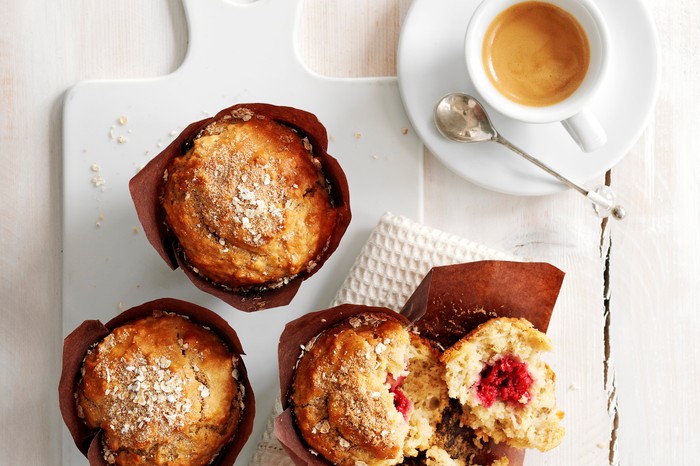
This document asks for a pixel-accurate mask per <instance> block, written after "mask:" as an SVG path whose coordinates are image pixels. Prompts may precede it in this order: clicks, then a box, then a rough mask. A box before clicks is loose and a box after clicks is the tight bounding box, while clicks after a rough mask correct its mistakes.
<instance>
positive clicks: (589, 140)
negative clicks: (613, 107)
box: [465, 0, 610, 152]
mask: <svg viewBox="0 0 700 466" xmlns="http://www.w3.org/2000/svg"><path fill="white" fill-rule="evenodd" d="M609 56H610V43H609V33H608V29H607V26H606V24H605V20H604V18H603V16H602V14H601V13H600V11H599V10H598V8H597V7H596V6H595V4H594V3H593V2H592V1H591V0H537V1H524V0H484V1H483V2H482V3H481V4H480V5H479V6H478V7H477V9H476V10H475V12H474V14H473V16H472V18H471V20H470V21H469V25H468V27H467V32H466V36H465V58H466V64H467V71H468V73H469V77H470V78H471V80H472V82H473V83H474V86H475V87H476V90H477V92H478V93H479V94H480V95H481V98H482V99H483V100H484V101H485V102H486V103H487V104H489V105H490V106H491V107H493V108H494V109H495V110H496V111H498V112H500V113H502V114H503V115H505V116H507V117H509V118H512V119H514V120H518V121H522V122H525V123H553V122H561V123H562V125H563V126H564V127H565V128H566V130H567V131H568V133H569V134H570V135H571V137H572V138H573V139H574V141H575V142H576V143H577V144H578V145H579V147H581V149H582V150H583V151H584V152H592V151H595V150H596V149H598V148H600V147H602V146H603V145H604V144H605V142H606V141H607V136H606V134H605V130H604V129H603V127H602V126H601V124H600V122H599V121H598V120H597V119H596V117H595V116H594V115H593V114H592V113H591V111H590V110H589V109H588V107H587V105H588V104H589V102H590V100H591V98H592V97H593V96H594V95H595V93H596V91H597V90H598V88H599V87H600V84H601V82H602V80H603V79H604V75H605V71H606V69H607V67H608V62H609Z"/></svg>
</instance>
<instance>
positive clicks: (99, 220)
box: [95, 214, 105, 228]
mask: <svg viewBox="0 0 700 466" xmlns="http://www.w3.org/2000/svg"><path fill="white" fill-rule="evenodd" d="M104 219H105V216H104V214H100V215H98V216H97V220H95V226H96V227H97V228H99V227H101V226H102V222H103V221H104Z"/></svg>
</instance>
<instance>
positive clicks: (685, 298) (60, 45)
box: [0, 0, 700, 466]
mask: <svg viewBox="0 0 700 466" xmlns="http://www.w3.org/2000/svg"><path fill="white" fill-rule="evenodd" d="M436 1H439V0H436ZM600 1H614V0H600ZM645 1H646V3H647V5H648V7H649V8H650V9H651V11H652V14H653V16H654V19H655V21H656V25H657V28H658V33H659V36H660V39H661V47H662V61H663V75H662V86H661V93H660V96H659V100H658V103H657V105H656V112H655V115H654V117H653V118H652V120H651V121H650V124H649V127H648V129H647V130H646V131H645V133H644V134H643V136H642V138H641V139H640V140H639V141H638V142H637V144H636V145H635V146H634V148H633V149H632V150H631V151H630V153H629V154H628V155H627V156H626V157H625V159H624V160H623V161H622V162H621V163H620V164H618V165H617V166H616V167H614V168H613V169H612V170H611V171H610V172H609V174H608V176H609V179H610V183H611V185H612V186H613V187H614V188H615V190H616V191H617V192H618V195H619V196H620V197H622V198H623V199H624V203H625V205H626V207H627V208H628V210H629V217H628V218H627V219H626V220H624V221H623V222H614V223H613V222H612V221H610V222H606V221H600V220H598V219H597V218H596V217H595V216H593V215H592V214H591V213H590V212H589V206H588V205H587V204H585V203H584V202H582V199H581V198H580V196H579V195H578V194H576V193H574V192H571V191H568V192H563V193H561V194H557V195H552V196H548V197H542V198H518V197H513V196H507V195H502V194H497V193H494V192H490V191H487V190H484V189H481V188H478V187H476V186H474V185H472V184H470V183H469V182H467V181H464V180H463V179H461V178H459V177H458V176H456V175H454V174H453V173H452V172H450V171H449V170H448V169H447V168H446V167H445V166H444V165H442V164H441V163H440V162H439V161H438V160H437V159H436V158H434V157H433V156H432V155H431V154H429V153H426V156H425V161H424V164H425V165H424V177H425V179H424V183H425V193H424V196H425V198H424V221H425V223H427V224H428V225H430V226H433V227H436V228H439V229H442V230H445V231H448V232H451V233H455V234H458V235H461V236H464V237H466V238H469V239H471V240H473V241H477V242H481V243H484V244H486V245H488V246H491V247H493V248H496V249H500V250H502V251H504V252H507V253H509V254H513V255H516V256H520V257H527V258H532V259H536V260H541V261H548V262H551V263H552V264H554V265H556V266H558V267H559V268H561V269H562V270H564V271H565V272H566V273H567V276H566V279H565V282H564V287H563V289H562V293H561V295H560V300H559V302H558V304H557V308H556V309H555V313H554V319H553V322H552V326H551V327H550V334H551V336H552V337H553V339H554V343H555V347H556V351H555V354H553V355H552V358H551V361H552V364H553V366H554V367H555V369H556V370H557V372H558V383H559V385H558V397H559V403H560V405H562V407H563V408H564V409H565V410H566V411H567V417H566V426H567V431H568V434H567V437H566V440H565V442H564V443H563V444H562V445H561V446H560V447H559V448H558V449H556V450H554V451H553V452H550V453H547V454H534V453H533V454H528V457H527V460H526V464H528V465H539V464H552V465H554V464H557V465H563V464H566V465H589V464H591V465H603V464H612V465H618V464H621V465H666V464H674V465H691V464H700V460H698V459H697V452H696V450H697V447H698V445H699V444H700V442H698V440H697V435H698V434H699V433H700V394H699V393H700V390H698V388H697V387H698V384H700V344H698V343H697V341H698V340H697V335H698V334H700V313H698V304H700V247H698V237H699V236H700V215H698V209H697V208H696V205H697V203H698V201H699V200H700V188H699V186H700V162H698V160H697V158H698V155H699V154H700V142H699V141H700V139H699V138H698V136H697V135H698V123H700V105H699V103H700V28H698V26H697V25H698V24H700V8H699V7H698V3H697V1H696V0H676V1H673V2H671V1H668V0H645ZM0 5H2V12H3V13H2V15H1V16H0V26H1V27H0V70H2V71H1V73H2V74H1V79H0V104H1V105H2V112H1V113H0V123H1V124H0V128H1V130H0V147H1V148H2V155H1V157H2V166H3V170H2V172H1V174H0V198H1V199H2V202H0V251H1V254H2V259H0V299H1V300H2V306H0V309H1V311H0V312H2V316H1V319H0V358H2V359H1V360H0V363H1V365H0V393H1V394H2V396H1V397H0V399H1V401H0V406H1V408H2V411H1V413H2V418H1V422H2V425H3V435H1V436H0V464H1V465H8V466H14V465H51V464H61V453H60V452H61V449H62V448H63V442H62V420H61V418H60V415H59V413H58V409H57V393H56V386H57V381H58V376H59V369H60V353H61V351H60V350H61V344H62V337H63V335H62V334H61V326H62V320H61V309H60V293H61V275H60V270H61V269H60V264H61V244H62V243H61V238H60V231H61V223H60V221H61V213H60V207H61V204H60V179H61V156H62V154H61V137H62V132H61V124H62V120H61V109H62V98H63V95H64V93H65V91H66V90H67V89H68V88H70V87H71V86H72V85H73V84H75V83H77V82H78V81H81V80H85V79H100V78H110V79H112V78H142V77H148V76H158V75H163V74H166V73H169V72H171V71H173V70H174V69H176V68H177V67H178V65H179V64H180V63H181V61H182V59H183V57H184V55H185V53H186V50H187V28H186V23H185V17H184V13H183V9H182V6H181V4H180V2H179V1H178V0H151V1H149V2H144V1H141V0H121V1H118V2H115V1H112V2H110V1H106V0H100V1H96V0H56V1H47V0H44V1H42V0H21V1H20V0H3V1H2V2H1V3H0ZM302 6H303V14H302V15H301V24H300V25H299V34H298V41H299V42H298V47H299V51H300V54H301V57H302V59H303V60H304V62H305V63H306V64H307V65H308V66H309V67H310V68H311V69H312V70H314V71H316V72H318V73H320V74H323V75H330V76H343V77H363V76H392V75H394V74H395V64H396V45H397V39H398V35H399V31H400V26H401V22H402V19H403V17H404V15H405V13H406V11H407V9H408V7H409V6H410V0H354V1H348V0H345V1H343V0H304V2H303V5H302ZM592 181H593V182H594V183H595V182H604V181H605V180H602V179H601V180H592ZM239 463H241V464H246V463H247V461H245V460H244V459H243V458H241V461H239Z"/></svg>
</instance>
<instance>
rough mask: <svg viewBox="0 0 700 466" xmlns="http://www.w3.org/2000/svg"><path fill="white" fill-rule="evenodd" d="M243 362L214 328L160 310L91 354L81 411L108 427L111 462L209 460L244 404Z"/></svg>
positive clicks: (93, 424) (79, 398) (93, 423)
mask: <svg viewBox="0 0 700 466" xmlns="http://www.w3.org/2000/svg"><path fill="white" fill-rule="evenodd" d="M238 364H239V360H238V357H237V356H235V355H233V354H231V353H230V352H229V350H228V348H227V347H226V345H225V344H224V342H223V341H222V340H221V339H220V338H219V337H218V336H216V335H215V334H214V333H212V332H211V331H209V330H208V329H206V328H204V327H202V326H200V325H197V324H194V323H192V322H191V321H189V320H188V319H187V318H185V317H182V316H180V315H177V314H171V313H164V312H159V311H156V312H154V314H153V316H150V317H146V318H142V319H138V320H135V321H133V322H130V323H128V324H125V325H123V326H120V327H118V328H116V329H114V330H113V331H112V332H111V333H110V334H109V335H107V336H106V337H105V338H104V339H103V340H102V341H100V342H99V343H98V344H97V345H96V346H95V347H93V348H92V349H91V350H90V351H89V352H88V354H87V356H86V357H85V360H84V362H83V366H82V369H81V376H82V377H81V379H80V381H79V383H78V388H77V392H76V394H75V396H76V402H77V408H78V414H79V416H81V417H82V418H83V419H84V421H85V423H86V424H87V426H88V427H90V428H93V429H101V430H102V432H103V437H102V438H103V451H104V457H105V460H106V461H107V462H108V463H109V464H117V465H167V466H179V465H183V466H184V465H190V466H195V465H205V464H209V463H210V462H211V460H212V459H213V458H214V457H215V455H216V454H217V453H218V452H219V450H221V448H222V447H223V446H224V445H225V444H226V443H227V442H228V441H230V440H231V438H232V437H233V436H234V434H235V432H236V427H237V425H238V422H239V420H240V418H241V413H242V411H243V409H244V406H243V401H242V400H243V397H244V387H243V386H242V385H239V383H238V380H237V379H238V369H237V367H238Z"/></svg>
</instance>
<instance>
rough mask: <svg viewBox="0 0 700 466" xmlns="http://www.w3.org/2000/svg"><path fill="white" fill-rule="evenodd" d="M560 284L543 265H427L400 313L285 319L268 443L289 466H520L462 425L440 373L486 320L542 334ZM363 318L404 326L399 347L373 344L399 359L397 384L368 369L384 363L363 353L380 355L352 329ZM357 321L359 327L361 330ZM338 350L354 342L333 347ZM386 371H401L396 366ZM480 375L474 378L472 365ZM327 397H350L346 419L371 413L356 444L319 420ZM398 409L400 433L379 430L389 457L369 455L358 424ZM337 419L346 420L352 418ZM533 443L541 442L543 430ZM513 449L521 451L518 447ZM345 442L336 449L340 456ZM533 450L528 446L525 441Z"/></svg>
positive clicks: (362, 310) (498, 443)
mask: <svg viewBox="0 0 700 466" xmlns="http://www.w3.org/2000/svg"><path fill="white" fill-rule="evenodd" d="M563 276H564V274H563V272H561V271H560V270H558V269H556V268H555V267H553V266H551V265H549V264H543V263H516V262H508V261H481V262H472V263H465V264H456V265H450V266H442V267H434V268H433V269H431V270H430V272H429V273H428V274H427V275H426V277H425V279H424V280H423V281H422V282H421V284H420V285H419V286H418V287H417V288H416V290H415V292H414V293H413V295H412V296H411V298H410V299H409V300H408V301H407V303H406V304H405V305H404V307H403V308H402V310H401V313H400V314H397V313H396V312H394V311H392V310H389V309H386V308H380V307H369V306H363V305H354V304H343V305H341V306H336V307H333V308H330V309H326V310H322V311H318V312H314V313H309V314H306V315H304V316H302V317H300V318H298V319H296V320H294V321H291V322H289V323H288V324H287V325H286V326H285V329H284V331H283V332H282V335H281V337H280V343H279V348H278V354H279V370H280V395H281V401H282V409H283V411H282V413H281V414H280V415H278V416H277V417H276V418H275V436H276V437H277V439H278V440H279V441H280V443H281V445H282V446H283V448H284V449H285V450H286V451H287V452H288V453H289V454H290V456H291V458H292V459H293V461H294V463H295V464H297V465H304V466H328V465H331V464H341V465H342V464H352V465H369V464H379V465H387V464H388V465H390V464H404V465H411V466H412V465H416V466H420V465H423V466H425V465H435V466H438V465H439V466H505V465H509V466H520V465H522V464H523V460H524V455H525V450H524V447H523V446H518V447H514V446H511V444H509V443H507V442H506V441H505V440H502V439H501V437H499V436H498V434H494V435H495V437H491V436H490V435H489V433H487V432H486V431H485V430H483V429H482V428H481V426H480V424H479V422H478V419H472V418H470V417H469V416H468V411H469V408H468V407H466V406H464V405H463V403H461V402H460V400H459V398H458V397H457V395H455V390H457V391H458V387H457V386H458V385H459V382H456V380H457V377H458V375H456V374H455V368H454V367H451V368H449V371H450V372H449V373H448V367H446V363H447V362H448V361H450V360H451V358H452V357H454V358H455V359H456V360H459V359H460V358H463V357H466V355H465V354H462V353H461V352H460V350H459V348H461V347H462V345H463V343H462V340H463V339H465V335H470V334H472V333H473V332H474V331H475V329H477V328H480V327H479V325H482V324H485V323H489V324H488V325H495V324H493V323H491V321H492V320H494V319H495V320H498V319H501V318H503V317H507V318H510V319H511V320H514V321H519V320H522V321H523V323H527V324H529V322H530V321H531V322H534V323H535V324H534V326H535V328H537V329H539V330H540V331H544V330H545V329H546V328H547V325H548V324H549V318H550V316H551V312H552V308H553V306H554V303H555V302H556V297H557V295H558V293H559V289H560V286H561V283H562V279H563ZM518 304H519V305H518ZM367 314H368V315H370V316H371V317H372V319H369V320H368V321H367V322H371V321H375V325H377V324H376V323H378V322H385V321H387V320H388V321H392V320H397V319H398V320H399V323H400V324H401V325H402V326H403V328H404V329H405V330H402V331H401V334H402V335H403V332H404V331H405V332H407V333H408V347H406V346H405V345H406V337H402V338H393V339H391V341H389V342H388V343H384V342H383V341H381V342H382V344H383V345H386V346H392V345H395V344H396V345H399V347H400V353H401V354H403V355H404V357H406V358H407V361H406V365H405V366H404V368H405V372H404V375H405V377H403V375H401V376H400V378H402V379H403V380H396V378H395V377H393V376H392V377H389V375H388V374H389V371H385V370H377V369H380V368H382V367H384V365H385V364H384V363H376V362H374V361H376V360H377V356H376V354H375V353H376V350H374V352H372V348H376V347H379V348H381V350H380V352H381V353H385V352H386V349H385V348H383V346H380V345H378V343H377V341H378V339H379V336H378V335H377V333H376V328H375V326H367V325H366V323H367V322H365V321H363V320H358V319H360V316H362V315H367ZM351 319H353V320H352V321H354V322H355V324H356V326H355V327H353V324H352V323H351ZM365 320H366V319H365ZM359 322H365V323H364V324H362V325H360V324H359ZM394 325H396V324H394ZM401 325H399V328H400V327H401ZM377 326H378V325H377ZM530 327H532V326H530ZM356 328H357V329H360V335H357V334H353V332H354V331H355V329H356ZM508 328H509V327H508V326H499V327H498V328H497V329H495V335H494V337H495V338H510V336H509V334H508V332H507V331H508ZM532 330H533V331H534V329H532ZM504 331H505V332H506V333H504V334H502V335H501V332H504ZM346 334H349V335H346ZM340 335H343V336H342V337H341V336H340ZM526 335H529V333H526ZM540 336H541V335H540ZM521 338H522V335H520V334H518V335H517V337H515V339H516V340H519V339H521ZM544 338H545V339H546V337H544ZM345 341H357V342H361V343H362V344H359V343H358V344H356V345H355V344H354V345H349V344H341V343H342V342H345ZM547 342H548V340H547ZM526 343H527V340H523V344H526ZM453 346H454V348H453ZM445 354H447V356H445ZM521 356H522V355H519V356H518V357H521ZM362 359H365V360H367V361H369V362H368V363H367V364H368V366H367V367H366V370H364V371H360V370H358V372H359V374H358V375H357V376H353V377H347V376H344V377H338V376H336V377H335V378H333V377H332V376H329V375H328V374H332V373H334V371H335V372H336V373H343V374H345V373H346V372H348V369H344V370H340V369H338V367H342V365H344V364H345V365H348V364H349V363H350V362H351V361H354V360H358V361H361V360H362ZM511 359H512V358H511ZM535 359H536V358H533V360H532V361H530V360H529V359H527V358H525V360H526V363H531V364H533V365H534V366H537V363H536V362H535ZM507 361H508V360H506V361H504V362H507ZM373 362H374V364H373V365H372V363H373ZM357 366H358V367H362V364H360V363H359V362H358V363H357ZM395 366H396V367H397V368H400V367H401V365H400V364H396V365H395ZM479 367H480V369H481V368H483V365H480V366H479ZM397 370H398V369H397ZM547 370H549V369H547ZM535 372H537V371H535ZM324 373H325V374H326V377H325V378H324V375H323V374H324ZM392 374H393V372H392ZM545 374H551V375H552V378H551V379H549V376H546V377H545V378H544V379H545V380H546V382H545V385H548V384H549V383H550V382H553V374H552V373H551V370H549V372H547V371H545ZM477 375H480V372H479V373H478V374H477ZM485 375H488V374H485ZM495 375H496V374H495ZM495 375H494V377H495ZM346 380H347V382H346ZM367 380H371V381H372V383H376V384H378V383H379V382H381V381H384V388H383V389H382V390H381V391H380V390H376V393H377V395H378V398H380V399H382V400H383V401H384V404H383V405H382V408H381V409H375V410H374V411H370V410H368V409H367V408H366V404H369V403H372V402H374V401H373V400H370V401H367V402H365V401H364V398H368V397H369V396H370V395H371V392H369V391H368V390H367V388H365V387H366V386H367V385H368V382H367ZM396 382H398V383H396ZM494 385H495V384H494ZM484 388H485V387H484ZM450 390H452V392H450ZM547 390H550V388H549V387H548V388H547ZM338 391H343V392H344V393H345V395H344V396H346V397H351V398H352V399H353V400H358V402H357V405H358V411H356V413H358V412H359V413H360V414H361V413H362V412H363V411H365V412H372V413H376V414H375V415H374V419H372V420H371V421H367V422H365V421H364V420H363V419H366V418H367V417H368V416H362V415H360V416H356V417H357V418H359V419H360V421H359V423H360V424H361V426H360V427H356V428H355V431H359V432H361V431H362V430H361V429H362V428H364V429H366V432H369V433H367V434H366V435H362V436H358V438H357V439H355V438H354V439H353V441H355V443H350V442H349V441H348V439H347V438H345V437H342V438H343V440H342V441H341V440H340V438H339V435H337V434H338V432H340V429H339V428H338V422H335V424H334V422H332V420H331V419H330V414H331V412H332V411H333V410H332V409H329V408H328V404H329V403H330V401H329V400H331V397H337V396H338V395H337V394H335V392H338ZM353 391H354V392H357V393H354V392H353ZM392 391H393V392H394V393H397V392H398V393H399V394H398V395H395V398H394V405H393V407H392V406H391V405H390V404H389V400H390V398H389V397H388V396H387V392H388V393H389V394H390V393H392ZM332 393H333V395H331V394H332ZM528 393H530V394H531V395H533V399H534V396H535V395H537V396H539V395H540V393H539V392H537V391H533V390H530V391H529V392H528ZM375 396H376V395H375ZM451 396H452V397H451ZM521 396H522V394H521ZM363 397H364V398H363ZM404 398H405V400H404ZM544 398H545V397H543V401H544ZM495 399H496V398H495V396H494V400H495ZM518 399H520V397H518ZM536 403H537V401H535V402H534V403H533V404H532V406H533V407H534V406H535V405H536ZM335 404H336V405H338V404H339V403H335ZM346 404H347V403H346ZM544 404H546V402H545V403H544ZM495 405H496V402H495V401H494V403H492V406H495ZM304 409H308V410H309V413H304V412H303V410H304ZM397 412H398V414H402V415H403V414H406V416H405V417H404V419H405V420H406V421H407V424H408V427H407V428H406V427H405V426H404V425H403V424H400V423H398V422H397V423H396V424H393V426H401V427H400V429H401V430H400V435H398V436H397V435H392V436H389V433H390V434H394V432H398V431H399V427H396V430H395V431H394V432H391V431H390V430H389V429H387V437H391V440H392V443H391V450H389V454H388V455H385V456H383V457H380V456H378V455H377V454H376V452H375V451H374V444H373V443H372V439H373V437H372V435H371V432H372V431H371V429H369V428H368V426H371V425H372V423H376V422H384V420H387V419H392V420H397V421H400V418H399V416H398V415H397ZM299 413H301V414H299ZM338 413H339V411H337V410H336V411H335V414H336V416H340V414H338ZM557 413H558V412H557ZM304 416H306V417H307V419H306V420H305V418H304ZM312 416H313V417H312ZM347 417H348V418H351V417H352V415H348V416H347ZM555 417H557V418H560V414H555ZM325 421H327V422H325ZM553 431H554V432H555V436H556V435H559V434H558V433H556V432H561V433H562V434H563V429H562V430H559V429H558V428H555V429H554V430H553ZM380 434H381V432H380ZM543 434H544V435H545V436H546V435H548V433H547V432H544V433H543ZM347 435H348V436H350V434H347ZM537 435H540V434H537ZM377 438H380V436H376V435H375V436H374V439H377ZM357 440H360V441H359V442H358V441H357ZM324 441H325V443H324ZM362 442H364V443H362ZM545 442H546V440H545ZM514 444H517V445H521V444H518V443H517V442H514ZM344 445H345V446H347V448H343V446H344ZM532 445H534V446H535V447H537V445H536V444H535V442H533V443H532ZM368 447H369V448H368Z"/></svg>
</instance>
